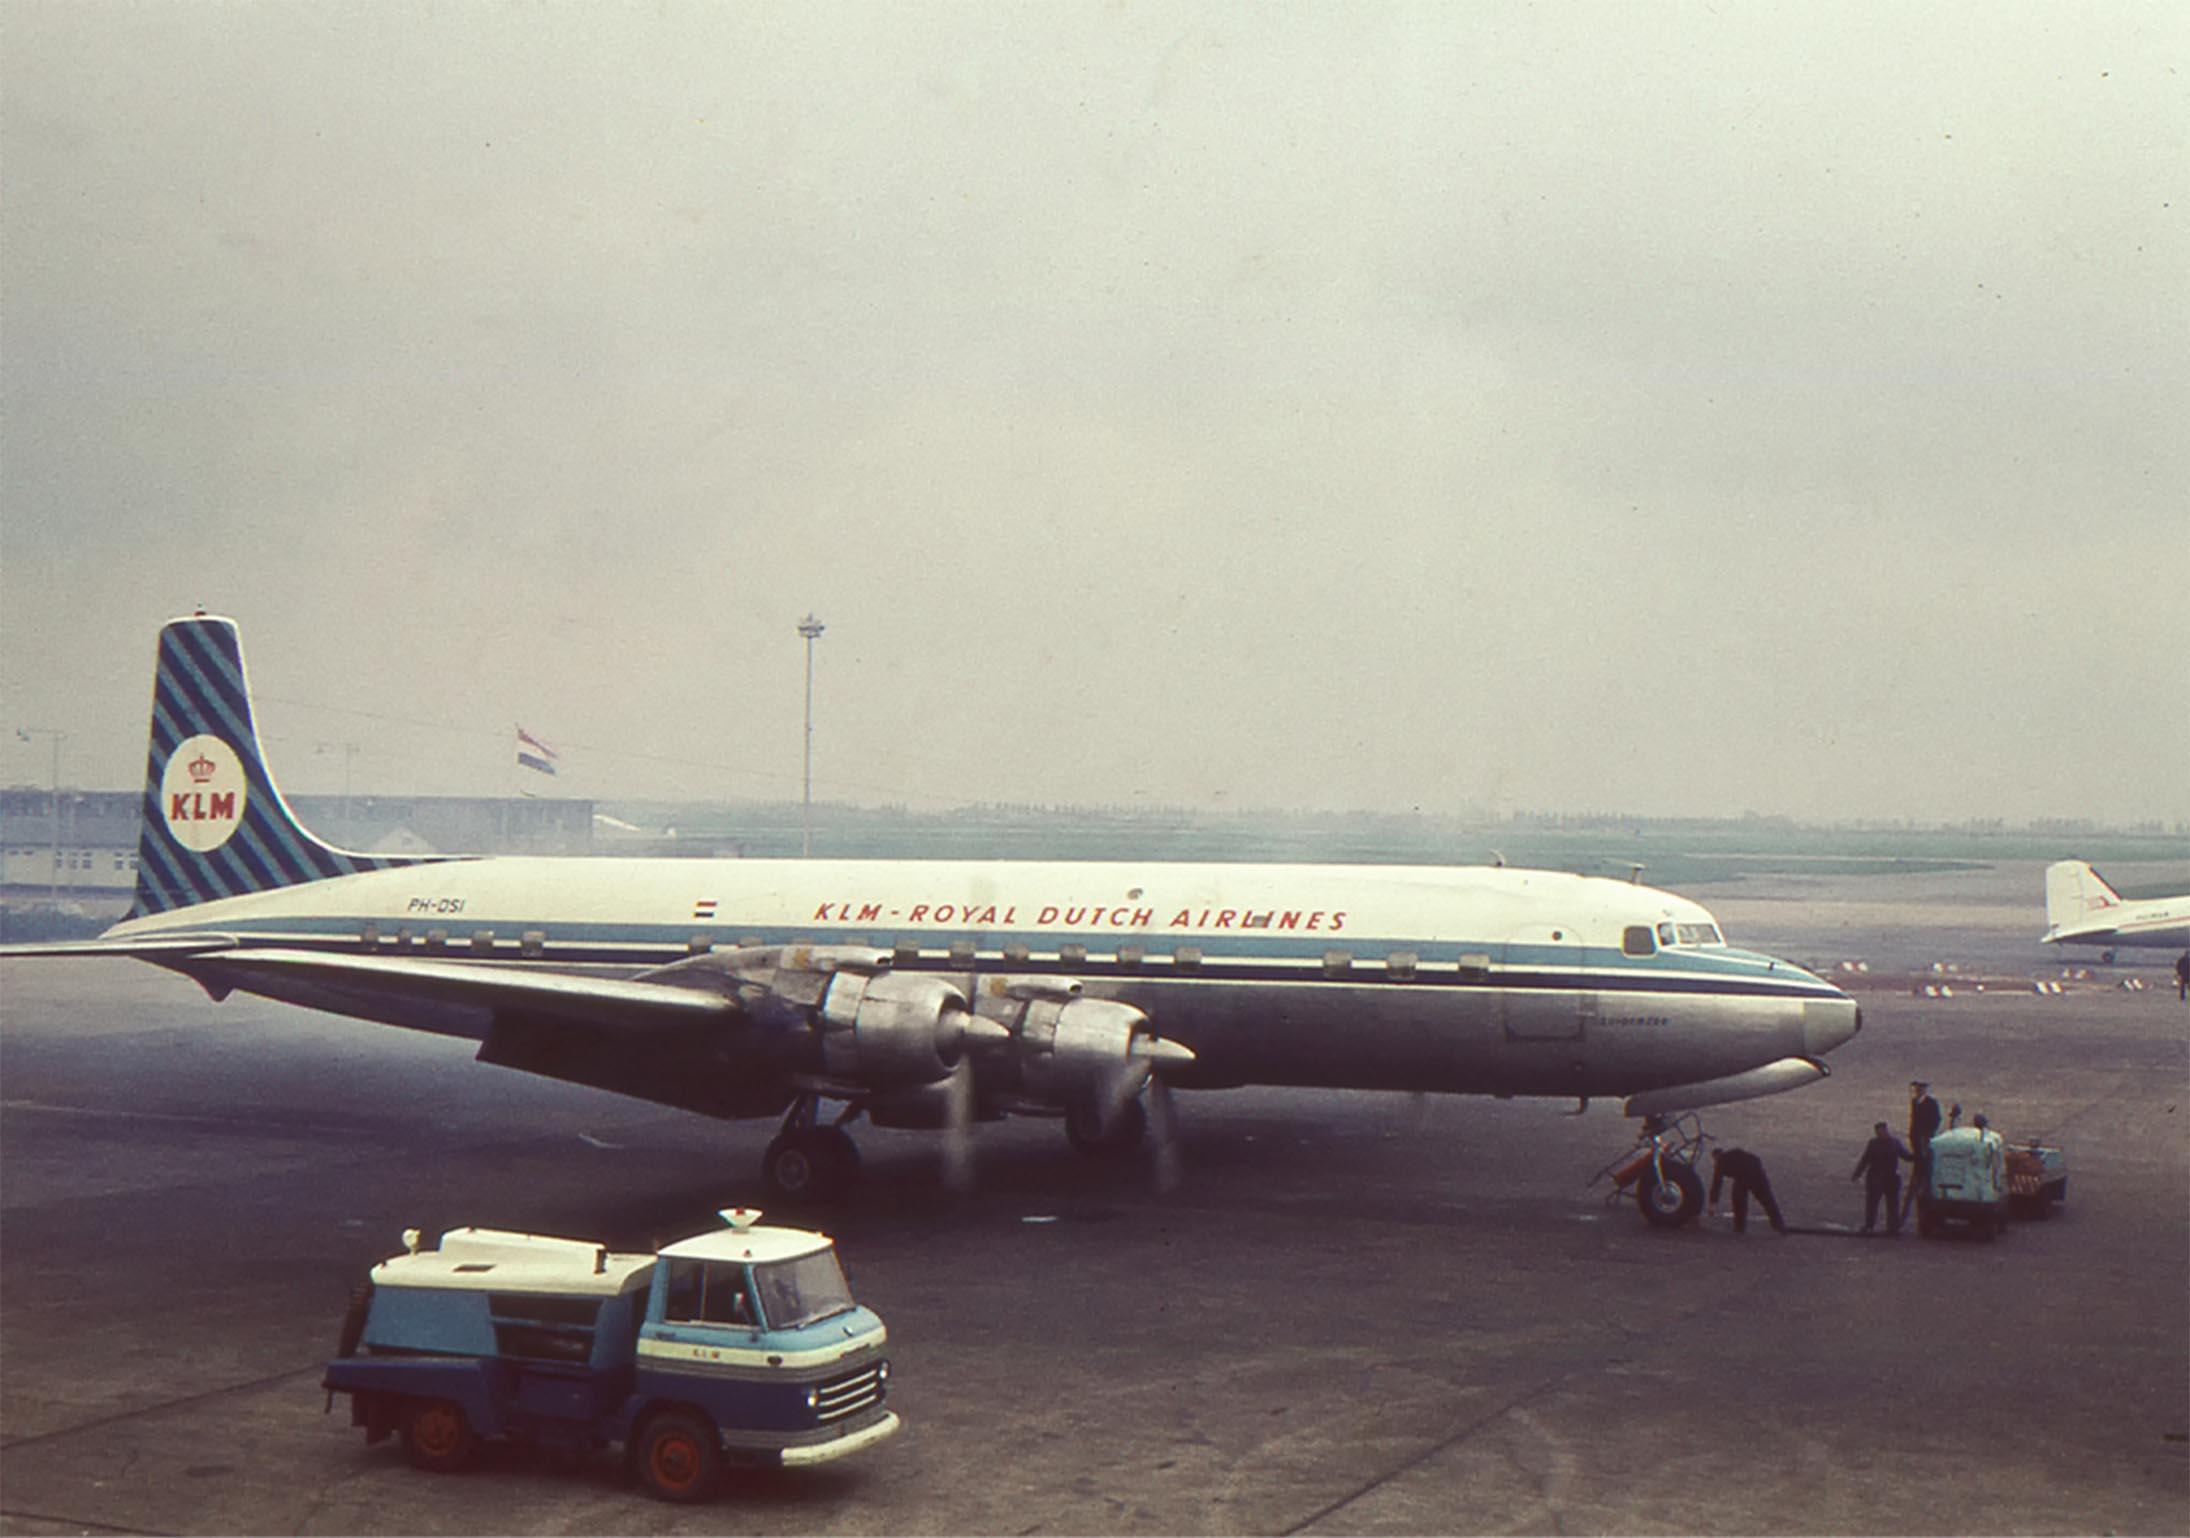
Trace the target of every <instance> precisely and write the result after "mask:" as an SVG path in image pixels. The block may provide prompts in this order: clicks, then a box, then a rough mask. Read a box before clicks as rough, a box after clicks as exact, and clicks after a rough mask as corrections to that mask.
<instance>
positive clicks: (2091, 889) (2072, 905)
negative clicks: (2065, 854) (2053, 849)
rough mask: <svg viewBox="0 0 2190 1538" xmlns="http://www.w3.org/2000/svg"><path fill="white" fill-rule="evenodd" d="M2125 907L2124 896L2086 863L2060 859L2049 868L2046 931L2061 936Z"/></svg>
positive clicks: (2047, 870) (2047, 872)
mask: <svg viewBox="0 0 2190 1538" xmlns="http://www.w3.org/2000/svg"><path fill="white" fill-rule="evenodd" d="M2121 905H2122V899H2121V894H2120V893H2119V892H2116V891H2115V890H2114V889H2113V888H2112V887H2110V886H2108V885H2107V884H2106V878H2105V877H2104V876H2102V875H2100V874H2099V873H2098V872H2097V871H2095V870H2093V869H2092V868H2091V867H2090V866H2089V865H2088V864H2086V863H2085V862H2084V861H2082V860H2056V861H2054V862H2053V863H2052V864H2051V865H2048V866H2047V867H2046V930H2047V932H2048V933H2049V934H2058V933H2060V932H2061V931H2062V930H2064V929H2077V928H2081V927H2082V926H2083V925H2085V924H2088V923H2091V922H2093V921H2095V920H2099V919H2101V918H2103V916H2104V915H2105V914H2106V913H2107V912H2108V911H2109V910H2111V909H2115V908H2119V907H2120V906H2121Z"/></svg>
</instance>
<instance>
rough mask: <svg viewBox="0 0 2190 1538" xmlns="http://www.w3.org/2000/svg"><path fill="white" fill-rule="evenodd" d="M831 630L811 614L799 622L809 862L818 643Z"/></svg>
mask: <svg viewBox="0 0 2190 1538" xmlns="http://www.w3.org/2000/svg"><path fill="white" fill-rule="evenodd" d="M827 628H828V627H827V626H825V625H823V624H822V623H821V621H820V620H818V619H815V618H814V616H813V611H811V610H808V611H807V614H806V617H805V618H804V619H802V620H800V621H799V622H798V633H799V634H800V635H802V636H804V637H805V638H806V773H805V776H804V785H805V790H804V794H803V796H802V797H801V799H800V802H799V852H800V854H802V855H804V856H805V857H807V858H809V859H811V858H812V857H813V853H814V642H816V641H818V640H820V639H821V632H822V631H823V630H825V629H827Z"/></svg>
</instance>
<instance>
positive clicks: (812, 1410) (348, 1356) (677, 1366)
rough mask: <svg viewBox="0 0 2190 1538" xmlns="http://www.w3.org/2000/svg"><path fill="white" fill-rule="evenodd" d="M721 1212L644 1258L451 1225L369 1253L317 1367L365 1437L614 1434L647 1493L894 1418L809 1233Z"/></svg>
mask: <svg viewBox="0 0 2190 1538" xmlns="http://www.w3.org/2000/svg"><path fill="white" fill-rule="evenodd" d="M759 1216H760V1214H759V1213H757V1212H752V1211H750V1210H747V1209H742V1208H741V1209H738V1210H736V1211H726V1212H725V1213H724V1214H723V1217H724V1218H725V1219H726V1220H727V1221H728V1223H729V1226H728V1227H727V1228H723V1229H720V1230H717V1231H715V1232H712V1233H706V1234H701V1235H698V1236H697V1237H695V1238H691V1239H685V1240H683V1241H681V1242H679V1243H676V1244H672V1245H669V1246H668V1247H666V1248H665V1249H663V1250H662V1251H661V1252H660V1253H659V1254H658V1255H643V1254H624V1253H618V1252H615V1251H611V1250H610V1249H608V1248H607V1247H606V1246H605V1245H600V1244H593V1243H588V1242H586V1241H583V1240H576V1239H560V1238H553V1237H549V1236H546V1235H542V1234H521V1233H509V1232H505V1231H502V1230H498V1229H487V1228H459V1229H452V1230H450V1231H449V1232H447V1233H444V1234H443V1235H442V1236H441V1242H440V1246H439V1247H438V1248H436V1249H424V1248H421V1247H420V1242H419V1234H418V1231H417V1230H416V1229H413V1230H410V1231H409V1232H407V1233H405V1235H404V1236H403V1237H404V1243H405V1246H406V1249H405V1253H403V1254H401V1255H397V1256H394V1257H393V1258H391V1259H388V1260H384V1261H382V1262H381V1263H380V1264H379V1265H377V1266H375V1267H373V1269H372V1274H371V1278H370V1281H369V1282H368V1283H367V1285H366V1286H364V1287H362V1288H360V1289H359V1292H358V1294H357V1296H356V1297H355V1298H354V1299H353V1300H352V1302H351V1307H350V1313H349V1315H348V1317H347V1318H346V1319H345V1320H344V1324H343V1331H342V1342H341V1347H340V1355H339V1356H338V1357H337V1358H336V1359H335V1360H334V1361H332V1362H330V1363H328V1364H327V1372H326V1376H325V1378H324V1380H323V1386H324V1387H325V1388H326V1389H327V1391H328V1406H329V1408H332V1407H333V1404H334V1396H335V1395H336V1394H347V1395H349V1396H350V1420H351V1424H353V1425H357V1426H362V1427H363V1428H364V1429H365V1438H366V1441H367V1442H379V1441H382V1440H384V1439H386V1438H387V1437H388V1436H389V1435H390V1434H395V1435H398V1436H400V1438H401V1439H402V1444H403V1449H404V1452H405V1453H406V1454H407V1455H408V1456H409V1458H410V1460H411V1462H412V1463H414V1464H416V1465H417V1466H418V1467H420V1468H424V1469H431V1470H436V1471H444V1472H446V1471H453V1470H456V1469H461V1468H464V1467H467V1466H469V1465H470V1464H471V1463H473V1462H474V1461H475V1460H476V1459H477V1457H478V1454H479V1450H480V1447H481V1444H482V1443H483V1442H486V1441H489V1440H494V1439H501V1438H507V1439H510V1440H515V1441H529V1442H535V1443H540V1444H545V1445H549V1446H561V1447H603V1446H609V1445H621V1446H622V1447H623V1448H624V1449H625V1453H626V1457H627V1459H628V1460H629V1465H630V1467H631V1468H632V1469H633V1470H634V1471H635V1472H636V1473H637V1475H638V1477H639V1478H640V1479H641V1480H642V1481H644V1483H645V1484H646V1486H647V1488H648V1489H649V1490H651V1491H652V1492H653V1493H654V1494H656V1495H658V1496H660V1497H662V1498H663V1499H664V1500H671V1501H694V1500H700V1499H703V1498H705V1497H706V1496H707V1495H709V1494H710V1493H712V1491H713V1490H714V1488H715V1486H716V1484H717V1482H718V1480H719V1478H720V1475H721V1472H722V1469H723V1467H724V1465H725V1463H726V1462H729V1463H748V1464H770V1465H779V1466H794V1467H795V1466H798V1465H803V1464H809V1463H823V1462H827V1461H829V1460H831V1459H835V1458H842V1457H845V1456H847V1455H848V1454H851V1453H855V1452H858V1451H860V1450H861V1449H863V1448H866V1447H871V1446H872V1445H874V1444H875V1443H877V1442H879V1441H881V1440H882V1439H883V1438H885V1437H887V1436H889V1435H891V1434H892V1433H893V1432H895V1431H896V1430H897V1426H898V1420H897V1416H896V1414H895V1413H894V1412H893V1411H891V1410H890V1409H889V1408H888V1407H887V1404H886V1400H887V1398H888V1387H889V1376H890V1364H889V1359H888V1357H887V1356H886V1355H885V1354H884V1348H885V1346H886V1344H887V1341H888V1336H887V1333H886V1332H885V1331H884V1329H883V1326H882V1321H881V1320H880V1319H879V1318H877V1317H876V1316H875V1314H874V1313H873V1312H872V1311H871V1310H869V1309H866V1308H863V1307H861V1306H860V1305H859V1304H857V1303H855V1302H854V1301H853V1299H852V1294H851V1289H850V1287H849V1286H848V1285H847V1284H846V1282H845V1280H844V1271H843V1268H842V1267H841V1266H840V1265H839V1264H838V1263H837V1256H836V1249H835V1246H834V1244H833V1242H832V1241H831V1240H830V1239H829V1237H828V1236H827V1235H826V1234H818V1233H812V1232H809V1231H807V1230H805V1229H797V1228H773V1227H768V1228H764V1227H761V1226H759V1225H758V1223H757V1221H756V1220H757V1219H758V1218H759Z"/></svg>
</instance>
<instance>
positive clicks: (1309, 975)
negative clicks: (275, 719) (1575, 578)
mask: <svg viewBox="0 0 2190 1538" xmlns="http://www.w3.org/2000/svg"><path fill="white" fill-rule="evenodd" d="M141 824H142V825H141V829H140V840H139V849H138V867H137V884H136V896H135V902H134V904H133V906H132V908H131V910H130V913H129V915H128V917H126V918H125V919H123V920H122V921H120V922H118V923H116V924H115V925H113V926H112V927H111V928H110V929H108V930H107V931H106V932H105V933H104V934H103V935H101V936H100V937H98V938H97V939H93V940H85V941H76V942H52V943H47V944H42V945H18V946H10V947H0V956H10V957H25V956H55V955H71V956H82V955H95V956H128V957H134V958H137V959H140V960H143V961H147V962H150V963H153V964H155V965H157V966H161V967H164V968H167V969H169V970H171V971H175V972H179V973H181V974H183V975H184V976H186V977H189V978H192V979H194V980H195V981H196V982H198V983H199V984H200V985H201V986H202V987H204V988H205V989H206V991H207V992H208V993H210V994H211V995H212V996H213V997H214V998H216V999H220V998H224V997H226V996H227V995H228V994H229V993H230V992H231V991H240V992H243V993H247V994H255V995H258V996H261V997H264V998H268V999H274V1000H279V1001H284V1002H287V1003H291V1004H297V1005H302V1006H304V1007H307V1008H311V1009H318V1010H324V1011H330V1012H332V1013H335V1014H340V1015H347V1016H352V1017H355V1018H359V1019H364V1020H370V1021H378V1022H383V1023H386V1024H390V1025H396V1026H402V1027H407V1028H411V1029H415V1030H422V1031H432V1032H440V1033H444V1034H447V1035H451V1036H457V1037H464V1038H468V1039H471V1040H475V1041H477V1042H478V1044H479V1045H478V1051H477V1057H478V1059H479V1060H480V1061H482V1062H487V1063H494V1064H499V1065H502V1066H505V1067H509V1068H515V1069H521V1070H524V1071H527V1072H531V1073H536V1074H542V1075H546V1076H549V1077H552V1078H557V1079H562V1080H566V1081H569V1082H573V1083H578V1084H584V1085H591V1086H594V1087H598V1088H601V1089H606V1090H611V1091H615V1092H618V1093H621V1094H625V1095H631V1096H636V1097H638V1098H641V1099H644V1100H649V1101H653V1102H657V1103H660V1104H664V1105H669V1106H676V1107H681V1108H684V1109H687V1110H692V1111H697V1112H701V1113H703V1114H706V1115H710V1116H716V1117H724V1118H745V1117H750V1118H761V1117H780V1118H781V1124H780V1127H779V1129H778V1131H777V1133H776V1135H775V1137H774V1138H773V1139H772V1140H771V1141H770V1143H769V1144H768V1146H767V1150H766V1152H765V1153H764V1155H763V1157H762V1163H761V1177H762V1181H763V1184H764V1186H765V1188H766V1189H767V1190H768V1191H769V1193H770V1195H771V1196H772V1197H775V1198H779V1199H781V1198H789V1199H801V1198H804V1199H812V1200H820V1199H824V1198H826V1197H829V1196H833V1195H836V1194H838V1193H840V1192H842V1191H843V1190H844V1189H845V1188H846V1187H847V1186H848V1184H849V1183H850V1181H851V1180H852V1179H853V1178H854V1177H855V1175H856V1171H857V1163H858V1150H857V1145H856V1144H855V1143H854V1142H853V1141H852V1139H851V1137H850V1135H849V1133H848V1131H847V1130H846V1129H847V1128H848V1127H849V1126H850V1125H851V1124H852V1123H854V1122H856V1121H857V1120H858V1119H859V1118H861V1117H865V1118H866V1119H867V1120H868V1121H870V1122H872V1123H873V1124H875V1125H877V1126H883V1127H916V1128H929V1129H935V1130H938V1131H941V1132H943V1133H944V1134H945V1135H946V1141H945V1144H944V1164H945V1169H946V1171H947V1172H950V1173H952V1174H953V1178H954V1183H957V1182H959V1181H962V1180H963V1178H964V1174H965V1171H966V1170H967V1168H968V1165H967V1160H968V1159H969V1158H970V1146H971V1145H970V1141H969V1129H970V1127H971V1126H972V1124H973V1123H975V1122H978V1121H991V1120H995V1119H998V1118H1000V1117H1002V1116H1005V1115H1012V1114H1019V1115H1046V1116H1051V1117H1057V1118H1061V1119H1062V1121H1063V1123H1064V1130H1065V1133H1066V1135H1067V1137H1068V1138H1069V1139H1070V1140H1071V1142H1072V1143H1073V1145H1074V1146H1075V1147H1077V1148H1079V1149H1081V1150H1082V1151H1084V1152H1090V1153H1104V1152H1113V1153H1114V1152H1117V1151H1120V1150H1124V1149H1130V1148H1132V1147H1133V1146H1135V1145H1136V1144H1138V1143H1140V1142H1141V1141H1143V1140H1144V1139H1145V1138H1146V1135H1147V1130H1148V1127H1149V1123H1150V1121H1151V1119H1153V1120H1154V1121H1155V1122H1156V1123H1157V1124H1158V1125H1157V1133H1158V1139H1159V1146H1158V1150H1157V1152H1158V1167H1159V1170H1160V1169H1161V1168H1162V1164H1163V1154H1164V1146H1163V1145H1164V1142H1165V1141H1166V1140H1167V1138H1168V1135H1169V1128H1170V1114H1169V1101H1168V1093H1169V1090H1170V1089H1171V1088H1173V1087H1176V1088H1179V1089H1217V1088H1225V1087H1233V1086H1240V1085H1250V1084H1254V1085H1289V1086H1321V1087H1332V1088H1350V1089H1383V1090H1399V1091H1409V1092H1424V1091H1429V1092H1444V1093H1452V1094H1484V1095H1495V1096H1499V1097H1502V1098H1512V1097H1516V1096H1521V1097H1560V1098H1573V1099H1575V1100H1577V1101H1578V1102H1579V1106H1580V1108H1583V1109H1586V1108H1587V1105H1588V1103H1589V1100H1590V1098H1591V1097H1592V1096H1620V1097H1623V1098H1624V1102H1625V1110H1626V1113H1627V1114H1628V1115H1630V1116H1637V1117H1643V1118H1645V1121H1644V1127H1643V1131H1644V1135H1645V1136H1646V1137H1647V1136H1650V1135H1652V1134H1654V1133H1656V1132H1658V1131H1659V1130H1660V1129H1661V1128H1662V1127H1663V1126H1664V1122H1663V1120H1662V1119H1663V1118H1665V1117H1668V1116H1672V1115H1674V1114H1675V1113H1686V1112H1691V1111H1693V1110H1694V1109H1695V1108H1698V1107H1704V1106H1710V1105H1717V1104H1723V1103H1725V1102H1728V1101H1733V1100H1740V1099H1745V1098H1749V1097H1752V1096H1756V1095H1764V1094H1772V1093H1778V1092H1781V1091H1785V1090H1790V1089H1795V1088H1798V1087H1800V1086H1803V1085H1807V1084H1811V1083H1814V1082H1816V1081H1818V1080H1820V1079H1823V1078H1825V1077H1826V1076H1827V1073H1828V1070H1827V1069H1826V1066H1825V1064H1824V1063H1823V1061H1822V1060H1821V1059H1822V1058H1823V1057H1824V1056H1825V1054H1827V1053H1829V1052H1831V1051H1832V1050H1833V1049H1834V1048H1836V1047H1838V1046H1840V1045H1842V1044H1843V1043H1845V1042H1847V1041H1849V1040H1850V1039H1852V1038H1853V1037H1854V1036H1855V1034H1856V1033H1857V1031H1859V1030H1860V1029H1861V1024H1862V1022H1861V1015H1860V1012H1859V1011H1858V1009H1857V1007H1856V1005H1855V1002H1854V1001H1853V1000H1852V999H1850V998H1849V997H1848V996H1847V995H1846V994H1845V993H1843V992H1841V991H1840V990H1839V989H1838V988H1835V987H1833V986H1832V985H1831V984H1829V983H1827V982H1825V981H1823V980H1822V979H1820V978H1818V977H1815V976H1813V975H1812V974H1810V973H1809V972H1807V971H1804V970H1803V969H1801V968H1800V967H1796V966H1793V965H1790V964H1789V963H1787V962H1785V961H1781V960H1777V959H1775V958H1773V957H1770V956H1765V955H1760V954H1756V953H1754V952H1751V951H1746V950H1742V949H1739V948H1736V947H1735V946H1732V945H1730V944H1729V943H1728V942H1727V941H1726V939H1725V937H1724V935H1723V933H1722V932H1721V930H1720V928H1719V926H1718V924H1717V922H1716V920H1714V919H1713V918H1712V916H1711V914H1710V913H1709V912H1708V911H1707V910H1706V909H1704V908H1703V907H1702V906H1701V905H1699V904H1697V903H1694V902H1691V901H1689V900H1688V899H1686V898H1683V897H1677V896H1675V895H1673V894H1672V893H1669V892H1663V891H1658V890H1656V889H1653V888H1650V887H1646V886H1643V885H1640V884H1639V883H1638V882H1633V881H1620V880H1615V879H1612V878H1608V877H1599V876H1579V875H1571V874H1567V873H1564V872H1556V871H1542V870H1525V869H1520V868H1515V867H1509V866H1506V865H1504V864H1503V863H1501V864H1500V865H1498V866H1495V867H1442V866H1345V865H1257V864H1186V863H1169V862H1163V861H1157V860H1148V861H1135V860H1115V861H1100V862H1072V863H1061V862H1039V861H986V860H982V861H968V860H843V859H786V860H760V859H754V860H746V859H714V860H694V859H676V858H626V857H606V856H599V857H596V856H515V855H510V856H465V855H449V856H443V855H409V854H371V853H360V852H355V851H351V850H344V849H338V848H335V847H333V846H331V845H329V844H327V843H325V842H324V841H322V840H321V839H319V838H317V837H316V836H314V835H313V834H312V833H311V832H309V831H307V830H306V829H305V828H304V827H303V826H302V825H301V824H300V823H299V822H298V820H297V818H296V817H295V815H294V814H293V813H292V812H291V811H290V809H289V806H288V804H287V803H286V802H285V801H284V800H283V799H282V795H281V792H280V790H279V789H278V788H277V786H276V785H275V782H274V779H273V777H272V775H271V773H270V772H269V769H268V767H267V763H266V758H265V755H264V753H263V751H262V749H261V746H260V742H259V737H258V732H257V728H256V726H255V724H254V720H253V713H252V706H251V693H250V686H249V683H248V681H247V679H246V677H245V673H244V663H243V647H242V642H241V639H240V635H239V632H238V629H237V626H236V624H235V622H234V621H233V620H230V619H226V618H222V617H220V616H217V615H208V614H204V613H199V614H194V615H191V616H188V617H185V618H181V619H176V620H173V621H171V622H170V623H169V624H167V625H166V626H165V627H164V628H163V629H162V631H161V633H160V639H159V649H158V660H157V667H156V675H155V679H154V687H153V701H152V724H151V744H150V751H149V754H148V759H147V765H146V777H145V787H144V799H143V804H142V813H141ZM825 1103H829V1104H835V1105H838V1106H840V1107H841V1108H842V1109H841V1111H840V1112H839V1113H838V1114H836V1115H835V1116H834V1117H833V1119H826V1120H825V1118H824V1105H825ZM1642 1192H1643V1194H1644V1195H1645V1197H1646V1200H1645V1201H1644V1202H1643V1203H1642V1205H1643V1209H1644V1214H1645V1216H1646V1217H1649V1218H1650V1219H1651V1221H1653V1222H1657V1223H1662V1224H1677V1223H1680V1222H1686V1221H1688V1220H1689V1219H1690V1218H1692V1217H1693V1216H1694V1215H1695V1212H1696V1210H1697V1209H1698V1208H1699V1207H1700V1206H1701V1202H1702V1185H1701V1181H1700V1180H1699V1179H1698V1178H1697V1177H1696V1175H1695V1173H1694V1171H1693V1169H1691V1168H1689V1167H1688V1165H1687V1164H1686V1163H1683V1162H1680V1161H1677V1160H1669V1161H1666V1163H1665V1173H1663V1174H1662V1175H1659V1174H1656V1173H1653V1174H1652V1175H1651V1176H1649V1177H1646V1178H1645V1180H1644V1181H1643V1182H1642Z"/></svg>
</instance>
